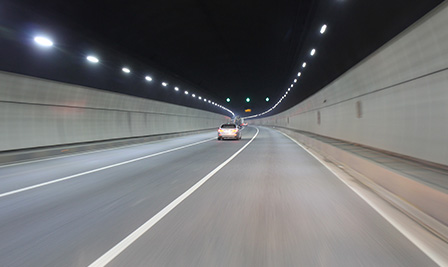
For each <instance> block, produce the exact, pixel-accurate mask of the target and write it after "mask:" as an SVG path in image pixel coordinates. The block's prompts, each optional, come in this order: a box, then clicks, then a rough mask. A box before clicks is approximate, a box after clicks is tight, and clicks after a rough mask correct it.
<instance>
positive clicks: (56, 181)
mask: <svg viewBox="0 0 448 267" xmlns="http://www.w3.org/2000/svg"><path fill="white" fill-rule="evenodd" d="M214 139H215V138H212V139H207V140H203V141H199V142H196V143H193V144H189V145H185V146H180V147H176V148H172V149H169V150H165V151H161V152H157V153H154V154H151V155H147V156H143V157H139V158H135V159H131V160H127V161H123V162H120V163H116V164H112V165H108V166H105V167H101V168H97V169H94V170H90V171H86V172H81V173H77V174H74V175H70V176H66V177H63V178H59V179H56V180H52V181H48V182H45V183H40V184H36V185H32V186H28V187H24V188H21V189H17V190H13V191H9V192H6V193H2V194H0V198H2V197H6V196H9V195H13V194H17V193H20V192H24V191H28V190H31V189H34V188H38V187H42V186H46V185H50V184H54V183H58V182H62V181H66V180H70V179H73V178H75V177H79V176H82V175H86V174H89V173H94V172H99V171H102V170H107V169H110V168H113V167H117V166H121V165H124V164H128V163H132V162H136V161H139V160H142V159H147V158H151V157H155V156H159V155H162V154H166V153H169V152H173V151H176V150H180V149H184V148H187V147H190V146H195V145H199V144H202V143H205V142H208V141H211V140H214Z"/></svg>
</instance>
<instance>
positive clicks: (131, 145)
mask: <svg viewBox="0 0 448 267" xmlns="http://www.w3.org/2000/svg"><path fill="white" fill-rule="evenodd" d="M205 134H209V133H204V135H205ZM210 134H211V133H210ZM213 139H214V138H212V139H211V140H213ZM170 140H173V139H168V140H153V141H149V142H145V143H139V144H130V145H125V146H119V147H112V148H103V149H98V150H92V151H86V152H80V153H73V154H69V155H60V156H54V157H49V158H44V159H35V160H29V161H22V162H15V163H9V164H4V165H0V169H1V168H6V167H13V166H17V165H24V164H31V163H35V162H41V161H48V160H57V159H63V158H67V157H74V156H81V155H86V154H93V153H101V152H105V151H110V150H119V149H126V148H130V147H135V146H144V145H151V144H154V143H160V142H163V141H170ZM207 140H208V139H207Z"/></svg>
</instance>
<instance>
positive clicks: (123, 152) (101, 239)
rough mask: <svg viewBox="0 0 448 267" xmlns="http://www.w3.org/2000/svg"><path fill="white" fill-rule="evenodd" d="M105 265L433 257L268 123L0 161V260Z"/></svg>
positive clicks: (373, 262)
mask: <svg viewBox="0 0 448 267" xmlns="http://www.w3.org/2000/svg"><path fill="white" fill-rule="evenodd" d="M254 137H255V138H254ZM223 163H224V164H223ZM104 264H107V266H257V267H260V266H436V264H435V263H434V262H433V261H432V260H431V259H430V258H429V257H428V256H426V255H425V254H424V253H423V252H422V251H420V250H419V249H418V248H417V247H416V246H415V245H414V244H413V243H411V242H410V241H409V240H408V239H407V238H406V237H405V236H403V235H402V234H401V233H400V232H399V231H397V230H396V229H395V228H394V227H393V226H392V225H390V224H389V223H388V222H387V221H386V220H385V219H384V218H383V217H382V216H381V215H379V214H378V213H377V212H376V211H375V210H374V209H372V208H371V207H370V206H369V205H368V204H367V203H366V202H364V201H363V200H362V199H361V198H360V197H359V196H358V195H356V194H355V193H354V192H353V191H352V190H351V189H350V188H348V187H347V186H346V185H345V184H344V183H343V182H341V181H340V180H339V179H338V178H337V177H336V176H335V175H334V174H333V173H331V172H330V171H329V170H328V169H327V168H325V167H324V166H323V165H322V164H321V163H319V162H318V161H317V160H316V159H314V158H313V157H312V156H311V155H309V154H308V153H307V152H306V151H304V150H303V149H302V148H300V147H299V146H298V145H296V144H295V143H294V142H292V141H291V140H289V139H288V138H286V137H285V136H283V135H282V134H280V133H279V132H277V131H275V130H272V129H268V128H262V127H260V128H255V127H248V128H246V129H244V134H243V139H242V140H240V141H231V140H227V141H218V140H216V133H214V132H213V133H206V134H199V135H193V136H187V137H180V138H175V139H169V140H164V141H158V142H153V143H149V144H144V145H136V146H130V147H124V148H118V149H111V150H105V151H97V152H91V153H84V154H78V155H71V156H66V157H61V158H54V159H47V160H40V161H35V162H28V163H22V164H16V165H10V166H4V167H0V266H89V265H91V266H103V265H104Z"/></svg>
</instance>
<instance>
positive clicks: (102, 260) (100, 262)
mask: <svg viewBox="0 0 448 267" xmlns="http://www.w3.org/2000/svg"><path fill="white" fill-rule="evenodd" d="M256 129H257V132H256V133H255V135H254V137H252V139H251V140H250V141H249V142H247V144H246V145H244V146H243V147H242V148H241V149H240V150H238V151H237V152H236V153H235V154H233V155H232V156H231V157H230V158H228V159H227V160H226V161H224V162H223V163H221V165H219V166H218V167H216V168H215V169H214V170H213V171H211V172H210V173H209V174H207V175H206V176H205V177H204V178H202V179H201V180H200V181H199V182H197V183H196V184H195V185H193V186H192V187H191V188H190V189H188V190H187V191H185V193H183V194H182V195H180V196H179V197H178V198H176V199H175V200H173V202H171V203H170V204H168V206H166V207H165V208H163V209H162V210H161V211H159V212H158V213H157V214H156V215H154V216H153V217H152V218H151V219H149V220H148V221H147V222H145V223H144V224H143V225H142V226H140V227H139V228H137V230H135V231H134V232H132V233H131V234H130V235H128V236H127V237H126V238H125V239H123V240H122V241H121V242H120V243H118V244H116V245H115V246H114V247H113V248H111V249H110V250H109V251H107V252H106V253H105V254H103V255H102V256H101V257H99V258H98V259H97V260H96V261H94V262H93V263H92V264H90V265H89V267H97V266H105V265H106V264H108V263H109V262H111V261H112V260H113V259H114V258H115V257H117V256H118V255H119V254H120V253H121V252H123V251H124V250H125V249H126V248H127V247H129V246H130V245H131V244H132V243H134V242H135V241H136V240H137V239H138V238H139V237H140V236H142V235H143V234H144V233H145V232H147V231H148V230H149V229H151V227H153V226H154V225H155V224H156V223H157V222H158V221H160V220H161V219H162V218H163V217H165V215H167V214H168V213H169V212H170V211H171V210H173V209H174V208H175V207H176V206H177V205H179V204H180V203H181V202H182V201H184V200H185V199H186V198H187V197H188V196H189V195H191V194H192V193H193V192H194V191H196V190H197V189H198V188H199V187H200V186H201V185H203V184H204V183H205V182H207V180H208V179H210V178H211V177H212V176H213V175H214V174H215V173H217V172H218V171H219V170H221V169H222V168H223V167H224V166H226V165H227V164H228V163H229V162H230V161H231V160H232V159H234V158H235V157H236V156H237V155H238V154H240V153H241V151H243V150H244V149H245V148H246V147H247V146H248V145H249V144H250V143H252V141H253V140H254V139H255V137H257V135H258V132H259V130H258V128H256Z"/></svg>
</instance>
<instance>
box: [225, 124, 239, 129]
mask: <svg viewBox="0 0 448 267" xmlns="http://www.w3.org/2000/svg"><path fill="white" fill-rule="evenodd" d="M221 128H236V125H235V124H223V125H221Z"/></svg>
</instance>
